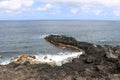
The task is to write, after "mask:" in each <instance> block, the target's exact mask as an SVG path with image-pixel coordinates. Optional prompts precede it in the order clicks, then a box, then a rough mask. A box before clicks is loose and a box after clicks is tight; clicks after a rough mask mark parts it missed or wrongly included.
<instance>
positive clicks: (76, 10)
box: [71, 8, 79, 14]
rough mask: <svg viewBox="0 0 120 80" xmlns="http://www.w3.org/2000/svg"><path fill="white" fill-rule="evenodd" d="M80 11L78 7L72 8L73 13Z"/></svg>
mask: <svg viewBox="0 0 120 80" xmlns="http://www.w3.org/2000/svg"><path fill="white" fill-rule="evenodd" d="M78 11H79V9H77V8H72V9H71V12H72V13H73V14H77V13H78Z"/></svg>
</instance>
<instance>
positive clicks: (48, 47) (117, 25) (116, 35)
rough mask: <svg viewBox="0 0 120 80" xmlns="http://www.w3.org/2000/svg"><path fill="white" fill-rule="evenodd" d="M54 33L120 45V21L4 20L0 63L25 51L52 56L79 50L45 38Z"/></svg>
mask: <svg viewBox="0 0 120 80" xmlns="http://www.w3.org/2000/svg"><path fill="white" fill-rule="evenodd" d="M50 34H58V35H66V36H70V37H74V38H76V39H77V40H79V41H86V42H90V43H94V44H100V45H105V44H107V45H113V46H115V45H120V21H70V20H69V21H0V64H6V63H9V62H10V61H11V59H12V58H15V57H18V56H20V55H22V54H27V55H39V56H41V55H49V56H50V57H51V56H54V55H55V56H56V57H58V56H61V55H62V57H64V56H65V55H66V54H65V53H69V55H73V54H75V53H74V52H72V51H69V50H66V49H60V48H58V47H56V46H54V45H52V44H50V43H49V42H47V41H46V40H44V37H45V36H47V35H50ZM76 53H77V52H76ZM59 54H61V55H59ZM55 56H54V57H55ZM67 56H68V55H67ZM53 59H56V58H53ZM57 59H58V58H57ZM57 59H56V60H57ZM60 59H61V57H60ZM63 59H65V58H63ZM58 61H59V60H58Z"/></svg>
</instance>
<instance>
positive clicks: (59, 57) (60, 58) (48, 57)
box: [0, 52, 83, 66]
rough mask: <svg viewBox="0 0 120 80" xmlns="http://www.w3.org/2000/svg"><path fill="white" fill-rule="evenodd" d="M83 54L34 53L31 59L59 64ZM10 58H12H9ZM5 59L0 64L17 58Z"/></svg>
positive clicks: (5, 63)
mask: <svg viewBox="0 0 120 80" xmlns="http://www.w3.org/2000/svg"><path fill="white" fill-rule="evenodd" d="M81 54H83V52H64V53H63V52H59V53H57V54H56V55H55V54H54V55H52V54H38V55H35V56H36V59H33V61H40V62H43V63H48V64H49V63H50V62H52V63H55V64H56V65H57V66H61V65H63V64H65V63H69V62H71V61H72V59H74V58H79V56H80V55H81ZM11 59H12V58H11ZM11 59H9V60H5V61H3V62H2V63H0V65H7V64H9V63H10V62H12V61H16V60H17V59H16V58H15V59H14V60H11Z"/></svg>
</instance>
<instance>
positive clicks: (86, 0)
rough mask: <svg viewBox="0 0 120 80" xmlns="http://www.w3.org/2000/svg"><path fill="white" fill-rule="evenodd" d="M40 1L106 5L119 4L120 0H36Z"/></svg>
mask: <svg viewBox="0 0 120 80" xmlns="http://www.w3.org/2000/svg"><path fill="white" fill-rule="evenodd" d="M38 1H41V2H51V3H66V4H74V5H76V4H93V5H103V6H107V7H113V6H120V0H38Z"/></svg>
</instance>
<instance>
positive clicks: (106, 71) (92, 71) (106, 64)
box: [0, 35, 120, 80]
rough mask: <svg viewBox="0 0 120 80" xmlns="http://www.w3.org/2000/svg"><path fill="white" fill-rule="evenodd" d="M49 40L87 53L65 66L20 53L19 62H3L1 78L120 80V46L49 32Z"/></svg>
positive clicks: (5, 79) (22, 79)
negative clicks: (38, 61) (98, 43)
mask: <svg viewBox="0 0 120 80" xmlns="http://www.w3.org/2000/svg"><path fill="white" fill-rule="evenodd" d="M45 40H47V41H48V42H50V43H52V44H53V45H55V46H57V47H60V48H69V49H72V50H75V51H78V52H79V51H82V52H84V54H82V55H81V56H80V57H79V58H75V59H73V60H72V62H70V63H66V64H63V65H62V66H51V65H49V64H40V63H36V64H31V63H30V62H29V60H26V61H24V62H23V61H22V62H21V60H24V59H23V58H22V57H20V59H17V62H11V63H10V64H8V65H0V80H120V46H110V45H96V44H92V43H88V42H81V41H77V40H76V39H75V38H72V37H67V36H63V35H49V36H46V37H45ZM23 57H25V58H26V59H27V58H28V56H25V55H24V56H23ZM29 57H30V58H33V59H34V58H35V57H34V56H29Z"/></svg>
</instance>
